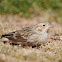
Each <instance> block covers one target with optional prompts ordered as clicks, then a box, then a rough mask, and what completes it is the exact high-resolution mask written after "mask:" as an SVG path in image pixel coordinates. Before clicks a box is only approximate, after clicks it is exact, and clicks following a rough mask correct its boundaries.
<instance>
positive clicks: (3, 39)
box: [0, 38, 9, 41]
mask: <svg viewBox="0 0 62 62" xmlns="http://www.w3.org/2000/svg"><path fill="white" fill-rule="evenodd" d="M0 41H9V39H8V38H1V39H0Z"/></svg>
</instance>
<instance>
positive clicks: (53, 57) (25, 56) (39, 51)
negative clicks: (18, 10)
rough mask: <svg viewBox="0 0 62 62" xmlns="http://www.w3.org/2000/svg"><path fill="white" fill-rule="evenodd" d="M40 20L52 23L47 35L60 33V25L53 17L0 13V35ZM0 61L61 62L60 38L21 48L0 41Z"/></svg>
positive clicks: (61, 41) (61, 45)
mask: <svg viewBox="0 0 62 62" xmlns="http://www.w3.org/2000/svg"><path fill="white" fill-rule="evenodd" d="M52 20H53V21H52ZM40 22H49V23H51V24H52V25H53V28H51V29H50V30H49V37H50V36H61V35H62V25H60V24H58V23H57V22H56V20H54V19H53V18H51V19H49V16H48V17H47V16H45V17H35V18H22V17H20V16H18V15H16V16H14V15H7V16H1V15H0V36H1V35H2V34H6V33H9V32H12V31H16V30H20V29H22V28H24V27H27V26H33V25H35V24H37V23H40ZM0 62H62V40H61V39H55V40H54V39H50V38H49V39H48V42H47V43H46V44H45V46H43V45H41V46H40V48H32V47H27V48H22V47H20V46H12V45H10V44H8V43H6V44H4V43H3V42H1V41H0Z"/></svg>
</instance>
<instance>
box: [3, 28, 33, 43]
mask: <svg viewBox="0 0 62 62" xmlns="http://www.w3.org/2000/svg"><path fill="white" fill-rule="evenodd" d="M32 34H33V31H32V28H31V27H26V28H23V29H22V30H18V31H15V32H11V33H8V34H5V35H2V37H5V38H8V39H9V40H12V41H15V42H26V41H27V39H28V37H29V36H30V35H32Z"/></svg>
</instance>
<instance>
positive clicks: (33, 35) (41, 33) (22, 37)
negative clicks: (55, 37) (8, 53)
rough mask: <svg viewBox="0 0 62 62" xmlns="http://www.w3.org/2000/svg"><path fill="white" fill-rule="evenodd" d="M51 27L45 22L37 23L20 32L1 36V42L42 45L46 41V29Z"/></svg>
mask: <svg viewBox="0 0 62 62" xmlns="http://www.w3.org/2000/svg"><path fill="white" fill-rule="evenodd" d="M50 27H52V25H51V24H49V23H47V22H42V23H38V24H36V25H34V26H32V27H25V28H23V29H21V30H17V31H15V32H11V33H8V34H5V35H2V36H1V40H2V41H10V42H12V43H15V44H23V43H31V44H42V43H46V42H47V40H48V29H49V28H50Z"/></svg>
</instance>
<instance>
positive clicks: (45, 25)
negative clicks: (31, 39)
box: [33, 22, 52, 34]
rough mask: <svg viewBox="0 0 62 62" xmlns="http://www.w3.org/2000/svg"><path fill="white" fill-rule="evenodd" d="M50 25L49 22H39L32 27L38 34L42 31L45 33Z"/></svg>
mask: <svg viewBox="0 0 62 62" xmlns="http://www.w3.org/2000/svg"><path fill="white" fill-rule="evenodd" d="M51 27H52V25H51V24H49V23H47V22H46V23H39V24H36V25H35V26H34V27H33V29H34V31H35V32H37V33H38V34H42V33H45V32H47V31H48V29H49V28H51Z"/></svg>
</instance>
